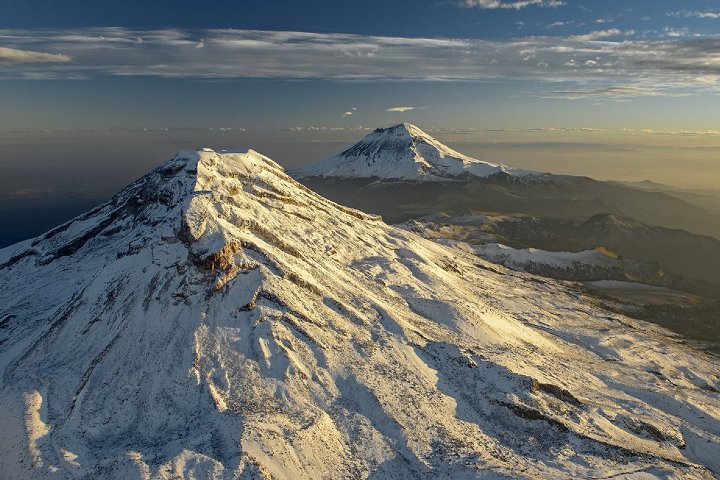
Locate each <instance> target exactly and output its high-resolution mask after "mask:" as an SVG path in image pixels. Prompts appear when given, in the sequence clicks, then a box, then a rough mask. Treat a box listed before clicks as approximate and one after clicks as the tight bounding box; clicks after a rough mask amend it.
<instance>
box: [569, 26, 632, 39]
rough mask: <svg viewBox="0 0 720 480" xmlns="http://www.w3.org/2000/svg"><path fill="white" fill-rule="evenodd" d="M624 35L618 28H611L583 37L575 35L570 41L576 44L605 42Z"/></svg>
mask: <svg viewBox="0 0 720 480" xmlns="http://www.w3.org/2000/svg"><path fill="white" fill-rule="evenodd" d="M622 34H623V32H622V30H619V29H617V28H610V29H607V30H596V31H594V32H590V33H586V34H583V35H573V36H571V37H570V40H573V41H576V42H592V41H595V40H604V39H606V38H611V37H617V36H620V35H622Z"/></svg>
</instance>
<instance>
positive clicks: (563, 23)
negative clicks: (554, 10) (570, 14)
mask: <svg viewBox="0 0 720 480" xmlns="http://www.w3.org/2000/svg"><path fill="white" fill-rule="evenodd" d="M574 23H575V20H568V21H565V22H553V23H550V24H548V25H545V28H558V27H567V26H568V25H573V24H574Z"/></svg>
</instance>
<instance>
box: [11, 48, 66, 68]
mask: <svg viewBox="0 0 720 480" xmlns="http://www.w3.org/2000/svg"><path fill="white" fill-rule="evenodd" d="M71 61H72V58H70V57H68V56H67V55H63V54H60V53H45V52H33V51H31V50H18V49H17V48H7V47H0V64H4V63H67V62H71Z"/></svg>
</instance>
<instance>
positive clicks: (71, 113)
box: [0, 0, 720, 233]
mask: <svg viewBox="0 0 720 480" xmlns="http://www.w3.org/2000/svg"><path fill="white" fill-rule="evenodd" d="M0 12H2V15H0V113H1V115H0V168H2V171H3V175H1V176H0V216H2V215H4V216H5V217H4V219H3V218H0V220H6V223H7V220H8V219H9V218H11V216H12V215H14V216H12V218H16V217H17V216H18V215H20V214H19V213H18V212H19V211H20V210H18V205H21V206H23V207H27V205H45V206H47V205H48V204H49V203H52V204H57V205H64V204H69V203H72V202H75V204H77V202H81V203H82V202H85V203H88V204H90V203H93V202H95V203H97V201H99V200H101V199H104V198H107V197H109V196H110V195H111V194H112V193H114V192H115V191H117V190H118V189H120V188H122V187H123V186H124V185H125V184H127V183H129V182H130V181H132V180H133V179H135V178H137V177H139V176H141V175H142V174H144V173H145V172H147V171H148V170H149V169H150V168H152V167H154V166H156V165H157V164H159V163H161V162H162V161H164V160H165V159H167V158H169V157H171V156H172V155H173V154H174V152H176V151H179V150H183V149H189V148H197V147H201V146H209V147H213V148H226V149H234V150H237V149H247V148H253V149H255V150H258V151H260V152H261V153H264V154H266V155H268V156H270V157H271V158H273V159H275V160H276V161H278V162H279V163H281V164H282V165H285V166H295V165H299V164H303V163H307V162H311V161H315V160H320V159H322V158H325V157H327V156H330V155H332V154H334V153H337V152H339V151H341V150H342V149H344V148H346V147H347V146H349V145H351V144H352V143H354V142H356V141H357V140H359V139H360V138H362V136H363V135H365V134H366V133H367V132H368V131H369V130H371V129H374V128H376V127H379V126H388V125H391V124H396V123H400V122H410V123H413V124H416V125H418V126H419V127H421V128H422V129H424V130H426V131H427V132H428V133H430V134H432V135H434V136H435V137H436V138H438V139H439V140H441V141H443V142H445V143H447V144H449V145H450V146H451V147H453V148H455V149H456V150H459V151H462V152H463V153H466V154H469V155H472V156H474V157H476V158H480V159H483V160H488V161H493V162H501V163H506V164H509V165H513V166H518V167H525V168H533V169H537V170H542V171H550V172H555V173H568V174H576V175H588V176H593V177H595V178H599V179H622V180H643V179H650V180H653V181H657V182H661V183H666V184H671V185H676V186H679V187H684V188H699V189H712V188H717V185H719V184H720V2H718V1H717V0H625V1H617V0H427V1H422V0H384V1H377V0H364V1H363V0H358V1H355V2H346V1H343V2H339V1H337V0H335V1H330V0H319V1H312V2H298V1H281V0H245V1H214V0H205V1H197V0H195V1H185V0H175V1H169V0H168V1H164V0H163V1H148V0H145V1H137V0H127V1H123V2H118V1H103V0H93V1H87V0H73V1H64V0H23V1H22V2H19V1H9V0H0ZM83 205H84V204H83ZM74 208H75V207H74ZM77 208H79V207H77ZM8 212H11V213H12V215H10V213H8ZM60 216H62V215H60ZM25 217H27V216H26V215H25ZM0 223H2V222H0ZM1 229H2V225H0V230H1ZM0 233H1V232H0Z"/></svg>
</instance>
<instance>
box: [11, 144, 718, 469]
mask: <svg viewBox="0 0 720 480" xmlns="http://www.w3.org/2000/svg"><path fill="white" fill-rule="evenodd" d="M0 285H2V291H0V375H2V387H1V388H2V389H1V390H0V407H2V408H0V430H1V431H3V432H8V433H7V435H4V436H0V437H2V438H0V462H1V465H2V471H3V472H4V473H6V474H7V475H8V476H10V477H13V478H29V477H35V478H38V477H39V478H56V477H59V478H76V477H78V478H123V479H125V478H178V477H183V478H238V477H239V478H293V479H295V478H332V479H336V478H398V479H399V478H448V479H449V478H513V479H515V478H589V477H605V478H607V477H613V476H616V477H620V476H623V475H625V478H633V476H634V478H643V479H644V478H713V475H717V474H718V473H720V463H719V462H720V460H719V458H718V455H717V453H718V445H719V444H720V443H719V442H720V399H719V398H718V389H720V379H719V378H718V368H717V366H718V363H717V360H716V359H714V358H711V357H707V356H705V355H704V354H702V353H700V352H698V351H696V350H693V349H692V348H690V347H687V346H685V345H683V344H682V343H681V342H680V341H679V340H678V339H676V338H673V337H672V336H671V334H670V333H669V332H667V331H665V330H662V329H660V328H658V327H654V326H651V325H649V324H645V323H641V322H636V321H633V320H630V319H628V318H625V317H622V316H620V315H616V314H610V313H608V312H605V311H602V310H598V309H597V308H596V307H594V306H592V305H591V303H590V302H587V301H585V299H584V298H583V297H582V296H581V295H580V294H578V293H576V292H573V291H570V290H567V289H566V287H563V286H562V285H561V284H559V283H556V282H553V281H547V280H541V279H539V278H538V277H533V276H529V275H526V274H521V273H515V272H510V271H508V270H505V269H503V267H499V266H496V265H493V264H490V263H487V262H485V261H483V260H480V259H478V258H477V257H476V256H474V255H472V254H470V253H466V252H463V251H461V250H459V249H451V248H448V247H445V246H442V245H439V244H436V243H433V242H431V241H428V240H424V239H422V238H420V237H419V236H417V235H415V234H413V233H411V232H407V231H403V230H399V229H395V228H393V227H389V226H387V225H385V224H384V223H383V222H382V221H381V219H380V218H378V217H374V216H371V215H366V214H363V213H361V212H358V211H355V210H351V209H347V208H344V207H341V206H339V205H336V204H334V203H332V202H330V201H328V200H326V199H324V198H322V197H320V196H318V195H317V194H315V193H313V192H311V191H309V190H307V189H306V188H304V187H303V186H301V185H300V184H298V183H296V182H295V181H294V180H292V179H291V178H290V177H288V176H287V175H286V174H285V173H284V172H283V170H282V168H281V167H279V166H278V165H277V164H275V163H274V162H272V161H271V160H269V159H267V158H266V157H263V156H262V155H260V154H258V153H256V152H253V151H249V152H247V153H223V154H220V153H215V152H213V151H206V150H203V151H199V152H189V153H183V154H180V155H178V156H177V157H175V158H174V159H172V160H170V161H169V162H167V163H165V164H164V165H162V166H161V167H159V168H158V169H156V170H154V171H153V172H151V173H150V174H148V175H147V176H145V177H143V178H142V179H140V180H138V181H137V182H135V183H133V184H132V185H130V186H129V187H127V188H126V189H125V190H123V191H122V192H120V193H119V194H118V195H117V196H116V197H114V198H113V199H112V200H111V201H110V202H108V203H107V204H105V205H102V206H100V207H98V208H96V209H95V210H93V211H91V212H89V213H88V214H86V215H83V216H81V217H78V218H77V219H75V220H73V221H72V222H69V223H67V224H65V225H62V226H60V227H58V228H56V229H54V230H52V231H50V232H48V233H46V234H44V235H42V236H40V237H38V238H36V239H33V240H29V241H26V242H22V243H20V244H17V245H14V246H12V247H9V248H6V249H4V250H0Z"/></svg>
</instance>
